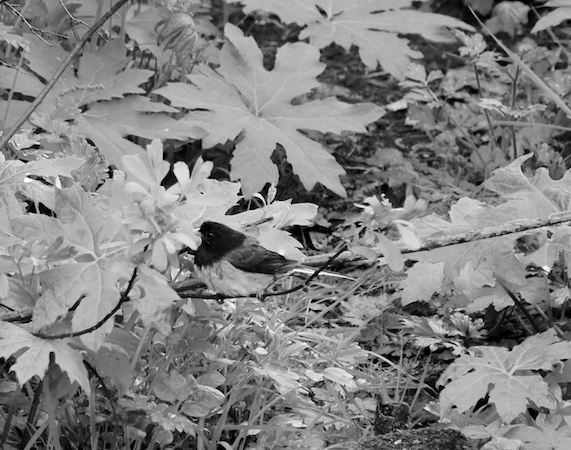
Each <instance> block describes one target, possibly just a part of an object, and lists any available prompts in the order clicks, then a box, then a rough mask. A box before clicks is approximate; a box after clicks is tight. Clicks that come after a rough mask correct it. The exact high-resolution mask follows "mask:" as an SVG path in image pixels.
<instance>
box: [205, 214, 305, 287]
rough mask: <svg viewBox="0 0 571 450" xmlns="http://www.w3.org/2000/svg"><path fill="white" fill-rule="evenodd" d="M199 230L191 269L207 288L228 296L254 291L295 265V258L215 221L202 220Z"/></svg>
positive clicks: (296, 264)
mask: <svg viewBox="0 0 571 450" xmlns="http://www.w3.org/2000/svg"><path fill="white" fill-rule="evenodd" d="M200 234H201V235H202V243H201V244H200V246H199V247H198V249H197V250H196V252H195V254H194V266H195V273H196V275H197V276H198V278H200V280H201V281H203V282H204V284H206V286H208V288H209V289H212V290H213V291H216V292H218V293H220V294H223V295H225V296H228V297H249V296H252V295H257V294H259V293H260V292H262V291H263V290H264V289H266V288H267V287H268V286H270V285H271V284H272V283H273V282H274V281H275V280H277V279H278V278H279V277H280V276H282V275H285V274H287V273H288V272H290V271H291V270H293V269H294V268H296V266H298V263H297V261H294V260H291V259H287V258H285V257H284V256H282V255H280V254H279V253H276V252H273V251H271V250H268V249H267V248H265V247H263V246H262V244H260V242H259V241H258V240H257V239H256V238H255V237H252V236H247V235H245V234H244V233H241V232H240V231H236V230H234V229H232V228H230V227H228V226H226V225H224V224H221V223H218V222H210V221H207V222H204V223H203V224H202V225H201V226H200Z"/></svg>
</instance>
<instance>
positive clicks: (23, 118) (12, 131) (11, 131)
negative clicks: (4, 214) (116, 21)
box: [0, 0, 129, 151]
mask: <svg viewBox="0 0 571 450" xmlns="http://www.w3.org/2000/svg"><path fill="white" fill-rule="evenodd" d="M128 1H129V0H119V1H118V2H117V3H116V4H115V5H113V6H112V7H111V9H110V10H109V11H107V12H106V13H105V14H104V15H103V16H102V17H101V19H99V20H98V21H97V22H96V23H95V24H94V25H93V27H91V28H90V29H89V30H88V31H87V33H85V34H84V35H83V37H82V38H81V40H80V41H79V42H78V43H77V44H76V46H75V47H74V49H73V50H72V51H71V53H70V54H69V55H68V56H67V58H66V59H65V61H64V62H63V63H62V64H61V66H60V67H59V68H58V70H57V71H56V73H55V74H54V75H53V77H52V78H51V79H50V81H48V83H47V84H46V86H45V87H44V89H43V90H42V92H40V94H39V95H38V96H37V97H36V99H35V100H34V101H33V102H32V104H31V105H30V107H29V108H28V109H27V111H26V112H25V113H24V114H23V115H22V116H21V117H20V118H19V119H18V120H17V121H16V123H14V125H12V127H11V128H10V129H9V130H8V131H7V132H6V133H5V134H4V136H2V140H0V151H1V150H3V149H4V147H6V145H7V144H8V142H9V141H10V139H11V138H12V136H14V135H15V134H16V133H17V132H18V130H19V129H20V127H21V126H22V125H23V124H24V123H25V122H26V120H28V119H29V118H30V116H31V115H32V113H33V112H34V111H35V110H36V108H37V107H38V106H39V105H40V103H42V102H43V101H44V99H45V98H46V96H47V95H48V93H49V92H50V91H51V90H52V89H53V87H54V86H55V84H56V83H57V81H58V80H59V79H60V77H61V76H62V75H63V73H64V72H65V70H66V69H67V67H68V66H69V65H70V64H71V62H72V61H73V59H74V58H76V57H77V55H78V54H79V52H80V51H81V49H82V48H83V46H84V45H85V44H86V43H87V42H88V41H89V39H91V37H92V36H93V35H94V34H95V33H97V30H98V29H99V28H101V26H102V25H103V24H104V23H105V22H107V20H108V19H109V18H110V17H111V16H112V15H113V14H115V13H116V12H117V11H118V10H119V9H120V8H121V7H122V6H123V5H124V4H125V3H127V2H128Z"/></svg>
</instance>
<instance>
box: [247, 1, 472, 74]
mask: <svg viewBox="0 0 571 450" xmlns="http://www.w3.org/2000/svg"><path fill="white" fill-rule="evenodd" d="M240 3H242V4H244V5H245V9H244V10H245V11H246V12H252V11H254V10H258V9H260V10H263V11H268V12H272V13H274V14H277V15H278V16H279V17H280V19H282V20H283V21H284V22H286V23H296V24H298V25H301V26H305V28H304V29H303V30H302V31H301V33H300V36H299V38H300V39H302V40H303V39H307V38H309V42H310V43H311V45H313V46H315V47H317V48H323V47H326V46H327V45H329V44H330V43H332V42H335V43H337V44H338V45H341V46H342V47H343V48H345V50H347V51H349V49H350V48H351V46H352V45H354V46H356V47H358V48H359V55H360V56H361V59H362V60H363V62H364V63H365V64H366V65H367V66H368V67H370V68H371V69H376V68H377V66H378V65H379V64H380V65H381V66H382V67H383V69H385V70H386V71H387V72H389V73H390V74H391V75H392V76H394V77H395V78H397V79H402V78H403V76H404V72H405V69H406V66H407V65H408V63H409V62H410V60H411V58H412V59H418V58H421V57H422V53H420V52H418V51H416V50H413V49H412V48H410V47H409V45H408V42H409V41H408V40H407V39H404V38H402V37H400V36H398V34H397V33H401V34H419V35H421V36H422V37H424V38H426V39H430V40H433V41H437V42H446V41H448V42H449V41H451V40H452V36H451V35H450V34H448V33H447V32H445V31H443V30H445V29H446V28H462V29H464V30H471V27H470V26H469V25H467V24H465V23H463V22H461V21H459V20H457V19H453V18H451V17H448V16H443V15H440V14H433V13H425V12H420V11H417V10H414V9H411V6H412V3H413V2H412V1H409V0H404V1H399V2H394V1H392V0H378V1H371V0H343V1H337V0H326V1H322V0H295V1H292V2H289V3H287V4H286V3H284V2H282V1H280V0H240Z"/></svg>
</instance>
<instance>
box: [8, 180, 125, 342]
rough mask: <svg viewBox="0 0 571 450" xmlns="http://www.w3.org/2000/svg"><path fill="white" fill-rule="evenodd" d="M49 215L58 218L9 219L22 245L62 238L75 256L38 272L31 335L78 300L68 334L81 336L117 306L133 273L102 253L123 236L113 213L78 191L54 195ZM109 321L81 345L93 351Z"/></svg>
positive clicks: (118, 261) (121, 240) (118, 242)
mask: <svg viewBox="0 0 571 450" xmlns="http://www.w3.org/2000/svg"><path fill="white" fill-rule="evenodd" d="M54 212H55V213H56V215H57V218H54V217H48V216H45V215H41V214H28V215H25V216H20V217H17V218H15V219H14V221H13V224H14V226H16V225H17V226H18V236H19V237H21V238H22V239H24V240H30V239H34V240H37V239H46V240H53V239H54V238H58V237H61V236H64V237H65V243H66V245H68V246H71V247H72V248H73V249H74V250H75V251H76V254H75V255H74V258H73V260H70V261H67V262H62V263H61V264H60V265H57V266H56V267H53V268H50V269H48V270H44V271H42V272H40V273H39V274H38V275H37V276H38V277H39V279H40V282H41V285H42V295H41V297H40V298H39V299H38V301H37V303H36V308H35V310H34V317H33V322H32V323H33V325H34V330H40V329H43V328H45V327H47V326H49V325H51V324H53V323H54V322H55V321H56V320H57V319H58V318H60V317H62V316H63V315H65V314H67V313H68V310H69V308H71V306H73V305H74V304H75V303H76V302H77V301H78V300H80V299H81V302H80V303H79V306H78V307H77V308H76V310H75V311H74V315H73V319H72V330H73V331H80V330H84V329H87V328H89V327H91V326H93V325H95V324H96V323H97V322H98V321H99V320H101V319H102V318H103V317H105V316H106V315H107V314H108V313H109V311H111V310H112V309H113V307H114V306H115V305H116V304H117V302H118V301H119V288H118V282H119V280H120V279H121V278H124V277H125V276H127V274H128V273H129V272H130V271H131V270H132V266H131V264H130V263H129V262H127V261H125V260H123V259H121V257H115V258H107V257H106V248H107V247H108V246H109V245H110V244H113V246H115V247H116V246H117V245H120V244H121V243H122V242H124V239H125V236H123V234H122V233H124V231H123V228H122V226H121V220H122V215H121V214H120V213H119V212H118V211H113V210H112V211H106V210H104V209H103V208H102V207H100V206H98V205H97V204H96V203H95V202H94V200H93V198H92V197H91V196H90V195H89V194H88V193H86V192H84V191H82V190H81V189H80V188H79V187H78V186H74V187H73V188H70V189H66V190H56V202H55V210H54ZM112 326H113V323H112V321H108V322H107V323H106V324H104V325H103V326H102V327H100V328H99V329H97V330H96V331H94V332H93V333H89V334H85V335H83V336H81V339H82V341H83V343H84V344H85V345H86V346H88V347H89V348H91V349H93V350H95V351H96V350H97V349H98V348H99V346H100V345H101V343H102V341H103V338H104V337H105V335H106V334H107V333H109V332H110V331H111V329H112Z"/></svg>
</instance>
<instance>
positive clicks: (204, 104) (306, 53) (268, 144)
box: [155, 25, 384, 196]
mask: <svg viewBox="0 0 571 450" xmlns="http://www.w3.org/2000/svg"><path fill="white" fill-rule="evenodd" d="M225 32H226V36H227V38H228V40H229V42H227V43H226V44H225V45H224V47H223V49H222V52H221V64H220V68H219V69H218V73H216V72H214V71H212V70H210V69H207V68H203V69H202V70H201V71H200V73H199V74H196V75H190V76H189V79H190V81H191V82H192V84H185V83H169V84H168V85H167V86H165V87H163V88H160V89H158V90H157V91H155V92H156V93H158V94H160V95H162V96H164V97H166V98H168V99H169V100H170V101H171V104H172V105H174V106H179V107H182V108H187V109H190V110H193V111H191V112H189V113H188V114H187V115H186V117H185V118H184V122H186V123H188V124H189V126H192V125H194V126H200V127H203V128H204V129H206V130H207V131H208V132H209V135H208V136H207V137H206V138H205V139H204V145H205V146H207V147H209V146H213V145H215V144H217V143H224V142H226V141H227V140H234V139H237V138H238V137H239V136H240V138H239V139H238V142H237V144H236V150H235V152H234V157H233V159H232V173H231V175H232V178H233V179H240V180H241V181H242V189H243V191H244V193H245V194H246V195H247V196H251V195H252V194H253V193H255V192H257V191H259V190H261V189H262V188H263V187H264V185H265V184H266V183H274V184H277V181H278V176H279V174H278V169H277V167H276V166H275V165H274V164H273V162H272V161H271V159H270V157H271V155H272V153H273V152H274V150H275V148H276V145H277V144H280V145H282V146H283V147H284V149H285V151H286V154H287V159H288V162H289V163H290V164H291V165H292V167H293V170H294V171H295V173H296V174H297V175H298V176H299V177H300V179H301V181H302V183H303V184H304V186H305V187H306V188H308V189H311V188H313V187H314V186H315V184H316V183H321V184H323V185H324V186H326V187H328V188H329V189H331V190H332V191H333V192H335V193H337V194H339V195H345V189H344V188H343V186H342V185H341V183H340V181H339V176H340V175H341V174H343V173H344V171H343V169H342V167H341V166H340V165H339V164H338V163H337V162H336V161H335V159H334V158H333V156H331V154H330V153H329V152H328V151H327V150H326V149H324V148H323V146H322V145H321V144H318V143H317V142H315V141H313V140H311V139H309V138H308V137H307V136H305V135H304V134H303V133H301V130H317V131H320V132H323V133H325V132H332V133H341V132H343V131H353V132H365V131H366V129H365V125H366V124H368V123H371V122H374V121H375V120H378V119H379V118H380V117H382V116H383V114H384V111H383V109H382V108H380V107H378V106H375V105H373V104H368V103H367V104H355V105H349V104H347V103H343V102H340V101H338V100H336V99H334V98H327V99H325V100H322V101H309V102H306V103H303V104H301V105H293V104H292V100H293V99H294V98H296V97H299V96H300V95H303V94H306V93H308V92H309V91H310V90H311V89H313V88H315V87H317V86H319V83H318V81H317V80H316V77H317V75H319V74H320V73H321V72H322V71H323V70H324V68H325V65H324V64H322V63H320V62H319V51H318V50H317V49H316V48H315V47H313V46H311V45H307V44H304V43H295V44H286V45H284V46H283V47H281V48H280V49H279V50H278V52H277V56H276V63H275V67H274V69H273V70H272V71H267V70H266V69H265V68H264V67H263V64H262V62H263V56H262V52H261V51H260V49H259V48H258V46H257V45H256V43H255V41H254V39H253V38H251V37H245V36H244V35H243V34H242V32H241V31H240V30H239V29H238V28H236V27H234V26H232V25H227V26H226V29H225ZM301 68H303V70H300V69H301Z"/></svg>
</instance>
